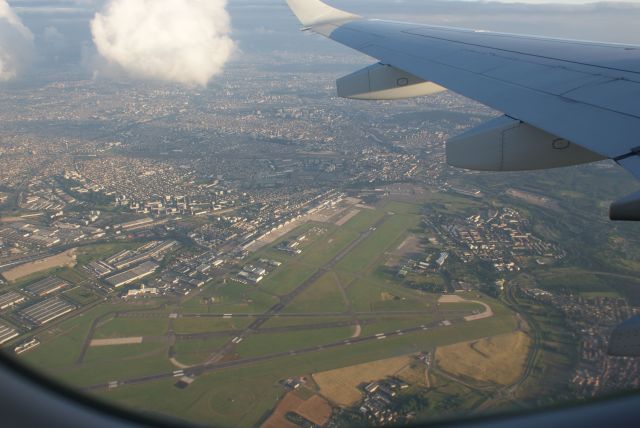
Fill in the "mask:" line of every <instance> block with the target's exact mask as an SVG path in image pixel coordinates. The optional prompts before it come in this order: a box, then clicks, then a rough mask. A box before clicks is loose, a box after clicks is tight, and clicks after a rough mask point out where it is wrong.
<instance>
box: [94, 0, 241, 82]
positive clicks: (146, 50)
mask: <svg viewBox="0 0 640 428" xmlns="http://www.w3.org/2000/svg"><path fill="white" fill-rule="evenodd" d="M226 5H227V2H226V0H111V1H109V2H108V3H107V5H106V6H105V7H104V9H103V10H102V11H101V12H99V13H97V14H96V15H95V17H94V18H93V20H92V21H91V33H92V35H93V41H94V43H95V45H96V48H97V50H98V53H99V54H100V55H101V56H102V57H103V58H104V59H105V60H106V61H108V62H109V63H110V64H112V65H116V66H117V67H118V68H120V69H121V70H123V71H125V72H126V73H127V74H129V75H131V76H133V77H136V78H142V79H153V80H162V81H170V82H179V83H184V84H197V85H202V86H204V85H206V84H207V82H208V81H209V80H210V79H211V78H212V77H213V76H215V75H216V74H218V73H220V72H221V71H222V68H223V66H224V64H225V63H226V62H227V60H228V59H229V57H230V56H231V54H232V53H233V51H234V46H235V45H234V42H233V41H232V40H231V38H230V37H229V33H230V32H231V23H230V17H229V14H228V13H227V11H226Z"/></svg>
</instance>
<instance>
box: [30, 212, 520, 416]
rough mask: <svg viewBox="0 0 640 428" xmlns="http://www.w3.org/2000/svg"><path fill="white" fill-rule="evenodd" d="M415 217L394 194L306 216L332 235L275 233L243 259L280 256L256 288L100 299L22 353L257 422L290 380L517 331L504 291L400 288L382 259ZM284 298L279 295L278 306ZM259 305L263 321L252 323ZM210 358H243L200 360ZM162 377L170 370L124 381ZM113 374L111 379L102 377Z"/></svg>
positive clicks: (70, 378)
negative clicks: (451, 299)
mask: <svg viewBox="0 0 640 428" xmlns="http://www.w3.org/2000/svg"><path fill="white" fill-rule="evenodd" d="M420 221H421V216H420V213H419V207H418V206H416V205H411V204H406V203H399V202H386V203H384V204H382V205H380V206H378V207H376V208H375V209H361V210H360V211H359V212H358V213H357V214H356V215H353V216H352V217H351V218H350V219H348V221H346V222H344V224H341V225H338V224H336V223H339V222H334V223H317V224H316V223H311V224H312V225H316V226H321V228H322V230H323V231H324V232H323V233H311V232H309V230H310V225H309V224H307V225H303V226H301V227H300V228H298V229H296V230H294V231H293V232H291V233H290V234H288V235H287V236H285V237H283V238H282V239H281V240H283V239H288V238H290V237H292V236H297V235H299V234H301V233H307V234H308V236H309V238H308V239H307V241H305V242H304V244H303V246H302V250H303V252H302V254H300V255H288V254H286V253H283V252H280V251H277V250H275V248H276V246H277V244H278V243H279V241H276V242H275V243H273V244H270V245H268V246H266V247H263V248H262V249H260V250H259V251H257V252H256V253H254V254H252V255H251V256H250V259H249V260H248V261H246V263H250V262H251V261H252V260H257V259H259V258H265V257H266V258H270V259H274V260H278V261H280V262H282V265H281V266H280V267H278V268H277V269H275V270H274V271H273V272H271V273H270V274H269V275H268V276H267V278H265V280H264V281H263V282H261V283H260V285H259V286H257V287H256V286H250V285H242V284H239V283H235V282H232V281H226V282H225V281H222V279H220V280H215V281H212V282H210V283H209V284H208V285H207V286H206V288H205V289H204V290H202V292H201V293H199V294H196V295H192V296H189V297H188V299H186V300H184V301H182V302H179V303H177V302H171V301H166V302H164V303H166V305H165V306H164V307H162V308H160V307H159V305H158V301H155V302H153V301H151V302H149V303H148V304H146V307H145V306H144V304H143V305H140V304H137V305H136V306H135V311H136V312H135V313H132V314H128V313H127V311H130V310H131V309H132V308H131V307H130V306H128V305H125V304H111V303H105V304H101V305H99V306H97V307H95V308H94V309H92V310H90V311H88V312H86V313H84V314H82V315H81V316H79V317H77V318H73V319H71V320H69V321H65V322H64V323H61V324H59V325H58V326H56V327H55V328H52V329H51V331H47V332H45V334H43V335H42V340H41V341H42V344H41V345H40V346H39V347H38V348H36V349H34V350H33V351H31V352H28V353H26V354H25V355H24V358H23V359H24V360H25V361H27V362H28V363H30V364H32V365H34V366H36V367H42V370H44V371H46V372H47V373H48V374H51V375H53V376H54V377H55V378H57V379H60V380H63V381H64V382H67V383H70V384H72V385H74V386H77V387H80V388H87V387H91V386H97V387H96V388H95V389H92V391H93V392H94V393H95V394H96V396H98V397H100V398H101V399H104V400H107V401H109V402H114V403H116V404H119V405H125V406H127V407H130V408H132V409H136V410H138V411H139V410H144V411H148V412H150V413H157V414H170V415H172V416H177V417H182V418H185V419H189V420H193V421H196V422H201V423H208V424H215V425H216V426H240V427H253V426H256V425H259V424H260V422H261V421H263V420H265V419H266V417H267V416H268V415H269V413H270V412H271V410H272V409H273V408H274V406H275V404H276V403H277V402H278V400H279V399H280V398H281V397H282V396H283V395H284V394H285V393H286V390H285V389H284V388H283V387H282V386H281V385H280V384H279V381H280V380H282V379H286V378H288V377H296V376H309V375H311V374H313V373H318V372H323V371H328V370H334V369H340V368H343V367H347V366H353V365H357V364H361V363H367V362H372V361H376V360H379V359H384V358H391V357H399V356H406V355H411V354H415V353H419V352H425V351H432V350H434V349H435V348H436V347H437V346H443V345H449V344H454V343H458V342H464V341H471V340H477V339H480V338H484V337H488V336H494V335H499V334H504V333H509V332H512V331H514V329H516V321H515V318H514V316H513V313H512V312H510V311H509V310H508V309H507V308H506V307H505V306H503V305H502V304H501V303H500V302H499V301H497V300H494V299H491V298H488V297H484V296H479V295H478V294H477V293H475V294H473V296H469V297H470V298H471V297H473V300H480V301H482V302H484V303H486V304H488V305H489V306H490V307H491V309H492V310H493V312H494V316H493V317H490V318H486V319H480V320H476V321H473V322H466V321H464V316H468V315H470V314H471V313H473V312H474V311H478V310H479V309H481V308H482V307H481V306H480V305H476V304H472V303H469V302H464V303H459V304H455V303H448V304H442V305H440V304H438V303H437V300H438V297H439V296H438V295H434V294H429V293H425V292H421V291H418V290H413V289H409V288H407V287H404V286H403V280H402V278H400V277H398V276H397V275H395V272H394V271H392V269H390V268H388V267H386V266H385V263H386V262H387V261H388V260H389V259H390V257H392V255H393V253H394V251H396V250H397V249H398V247H399V246H400V245H401V244H402V243H403V242H404V241H405V239H406V238H407V236H408V235H409V234H411V233H420V228H419V227H420V226H419V225H420ZM281 240H280V241H281ZM210 298H213V303H211V299H210ZM205 300H206V301H207V302H208V303H204V301H205ZM278 302H281V303H283V304H284V306H283V307H282V308H281V309H280V310H278V311H276V312H270V311H272V309H270V308H273V307H274V305H276V304H277V303H278ZM266 313H267V314H269V315H268V317H267V316H266V315H264V314H266ZM170 314H177V318H175V317H170V316H169V315H170ZM225 314H227V315H226V316H225ZM261 316H263V317H266V319H265V322H263V323H262V324H261V325H260V326H259V328H257V329H256V330H255V331H254V330H251V331H248V330H247V328H248V326H250V325H252V323H253V322H254V321H255V320H257V319H259V318H260V317H261ZM444 320H447V321H450V323H451V325H448V326H444V325H442V324H441V323H442V321H444ZM421 326H425V327H424V328H422V327H421ZM427 326H428V327H427ZM240 336H242V337H243V339H242V341H240V342H238V343H232V340H233V339H234V338H235V337H240ZM381 336H382V337H381ZM129 337H142V338H143V340H142V342H141V343H139V344H127V345H118V346H100V347H91V346H88V347H87V343H90V340H92V339H112V338H129ZM21 358H22V357H21ZM212 361H213V362H215V363H216V364H220V363H228V362H230V363H232V364H235V365H231V366H225V367H219V368H213V369H211V368H208V369H202V368H203V367H204V366H203V364H205V363H209V362H212ZM216 367H217V366H216ZM180 369H184V370H186V371H187V372H188V371H189V370H190V369H193V370H197V374H194V378H195V381H194V382H193V383H192V384H190V385H189V386H188V387H187V388H185V389H179V388H177V387H175V386H174V385H175V383H176V381H177V379H176V378H174V377H173V376H171V373H172V372H173V371H176V370H180ZM194 373H196V371H194ZM154 374H159V375H160V374H163V376H159V377H158V378H157V379H152V380H148V381H144V382H142V381H141V382H130V383H129V384H126V381H128V380H134V379H140V378H142V377H147V376H152V375H154ZM114 381H118V382H119V384H118V386H117V387H115V388H109V389H108V388H103V387H100V385H102V384H106V383H108V382H114ZM123 382H124V383H123Z"/></svg>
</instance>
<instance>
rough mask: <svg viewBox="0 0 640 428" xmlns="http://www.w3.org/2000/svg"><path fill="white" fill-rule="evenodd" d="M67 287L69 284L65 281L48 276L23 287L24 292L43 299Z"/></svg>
mask: <svg viewBox="0 0 640 428" xmlns="http://www.w3.org/2000/svg"><path fill="white" fill-rule="evenodd" d="M68 286H69V283H68V282H67V281H65V280H62V279H60V278H57V277H55V276H50V277H48V278H45V279H42V280H40V281H38V282H34V283H33V284H31V285H27V286H26V287H24V291H27V292H29V293H30V294H33V295H34V296H38V297H44V296H48V295H49V294H51V293H54V292H56V291H58V290H61V289H63V288H66V287H68Z"/></svg>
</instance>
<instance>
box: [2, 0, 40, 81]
mask: <svg viewBox="0 0 640 428" xmlns="http://www.w3.org/2000/svg"><path fill="white" fill-rule="evenodd" d="M33 49H34V47H33V34H32V33H31V31H29V29H28V28H27V27H25V26H24V24H23V23H22V21H20V18H18V16H17V15H16V14H15V13H14V12H13V10H11V7H10V6H9V4H8V3H7V2H6V0H0V81H7V80H10V79H13V78H15V77H17V76H18V74H19V73H20V71H21V70H22V69H23V68H24V67H25V66H26V64H27V63H28V62H29V61H30V60H31V59H32V55H33Z"/></svg>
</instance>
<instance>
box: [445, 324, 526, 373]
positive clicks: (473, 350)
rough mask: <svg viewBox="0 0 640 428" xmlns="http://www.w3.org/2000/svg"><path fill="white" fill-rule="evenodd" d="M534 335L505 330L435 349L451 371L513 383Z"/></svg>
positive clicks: (520, 369)
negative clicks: (503, 332) (498, 333)
mask: <svg viewBox="0 0 640 428" xmlns="http://www.w3.org/2000/svg"><path fill="white" fill-rule="evenodd" d="M530 344H531V339H530V338H529V336H527V335H526V334H525V333H523V332H520V331H519V332H515V333H508V334H502V335H500V336H494V337H489V338H486V339H480V340H476V341H472V342H463V343H456V344H455V345H449V346H443V347H440V348H438V349H437V350H436V363H437V364H438V367H440V368H441V369H442V370H444V371H446V372H448V373H450V374H452V375H462V376H467V377H470V378H473V379H475V380H477V381H480V382H493V383H497V384H500V385H510V384H512V383H514V382H515V381H516V380H517V379H518V376H520V374H521V373H522V370H523V368H524V363H525V360H526V358H527V354H528V352H529V346H530Z"/></svg>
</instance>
